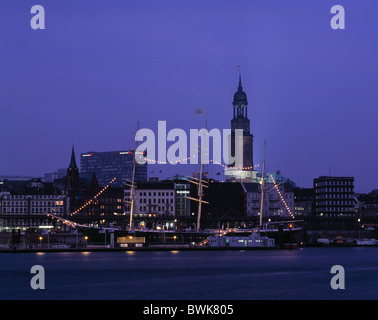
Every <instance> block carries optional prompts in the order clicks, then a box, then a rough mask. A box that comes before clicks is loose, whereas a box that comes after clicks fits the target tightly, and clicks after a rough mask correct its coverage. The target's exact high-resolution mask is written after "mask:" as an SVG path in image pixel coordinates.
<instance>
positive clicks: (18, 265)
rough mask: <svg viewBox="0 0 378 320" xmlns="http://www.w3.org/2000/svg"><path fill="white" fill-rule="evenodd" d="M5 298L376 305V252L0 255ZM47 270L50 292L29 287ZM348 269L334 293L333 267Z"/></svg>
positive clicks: (303, 250) (305, 250) (306, 250)
mask: <svg viewBox="0 0 378 320" xmlns="http://www.w3.org/2000/svg"><path fill="white" fill-rule="evenodd" d="M0 262H1V263H0V283H1V286H0V298H1V299H150V300H151V299H152V300H153V299H163V300H164V299H175V300H179V299H197V300H198V299H242V300H246V299H247V300H248V299H376V288H377V286H378V277H377V276H376V274H377V269H378V248H299V249H297V250H292V251H290V250H281V251H276V250H273V251H249V250H244V251H178V250H171V251H149V252H135V251H130V250H128V251H124V252H89V251H88V252H62V253H56V252H54V253H53V252H51V253H42V252H39V253H16V254H15V253H9V254H8V253H3V254H0ZM35 264H38V265H42V266H43V267H44V269H45V277H46V289H45V290H32V289H31V288H30V279H31V277H32V275H31V274H30V268H31V267H32V266H33V265H35ZM336 264H339V265H342V266H343V267H344V268H345V276H346V289H345V290H337V291H335V290H332V289H331V288H330V280H331V277H332V276H333V275H332V274H330V269H331V267H332V266H333V265H336Z"/></svg>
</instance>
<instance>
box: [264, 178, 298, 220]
mask: <svg viewBox="0 0 378 320" xmlns="http://www.w3.org/2000/svg"><path fill="white" fill-rule="evenodd" d="M270 177H271V178H272V180H273V184H274V187H275V188H276V190H277V193H278V195H279V196H280V198H281V201H282V202H283V204H284V205H285V207H286V210H287V211H288V212H289V213H290V215H291V217H292V218H293V219H294V215H293V214H292V212H291V210H290V208H289V206H288V205H287V203H286V201H285V199H284V198H283V196H282V194H281V191H280V189H279V188H278V186H277V184H276V181H274V178H273V176H272V175H270Z"/></svg>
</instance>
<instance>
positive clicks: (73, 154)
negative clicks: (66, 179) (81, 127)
mask: <svg viewBox="0 0 378 320" xmlns="http://www.w3.org/2000/svg"><path fill="white" fill-rule="evenodd" d="M68 168H70V169H71V170H78V167H77V165H76V158H75V149H74V145H73V144H72V152H71V162H70V166H69V167H68Z"/></svg>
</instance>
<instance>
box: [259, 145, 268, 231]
mask: <svg viewBox="0 0 378 320" xmlns="http://www.w3.org/2000/svg"><path fill="white" fill-rule="evenodd" d="M265 151H266V139H265V140H264V157H263V164H262V174H261V177H262V183H261V199H260V224H259V227H260V230H261V228H262V216H263V209H264V187H265V177H264V174H265Z"/></svg>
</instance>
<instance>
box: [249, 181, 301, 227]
mask: <svg viewBox="0 0 378 320" xmlns="http://www.w3.org/2000/svg"><path fill="white" fill-rule="evenodd" d="M261 186H262V185H261V184H260V183H243V187H244V189H245V192H246V199H247V216H249V217H253V216H256V217H257V216H259V215H260V204H261ZM294 215H295V209H294V188H293V186H292V185H291V184H290V183H288V182H286V183H281V184H274V183H271V182H265V186H264V199H263V217H264V220H266V218H268V219H271V220H272V221H274V220H276V219H279V218H285V219H286V218H287V219H289V218H290V219H291V218H293V217H294Z"/></svg>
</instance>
